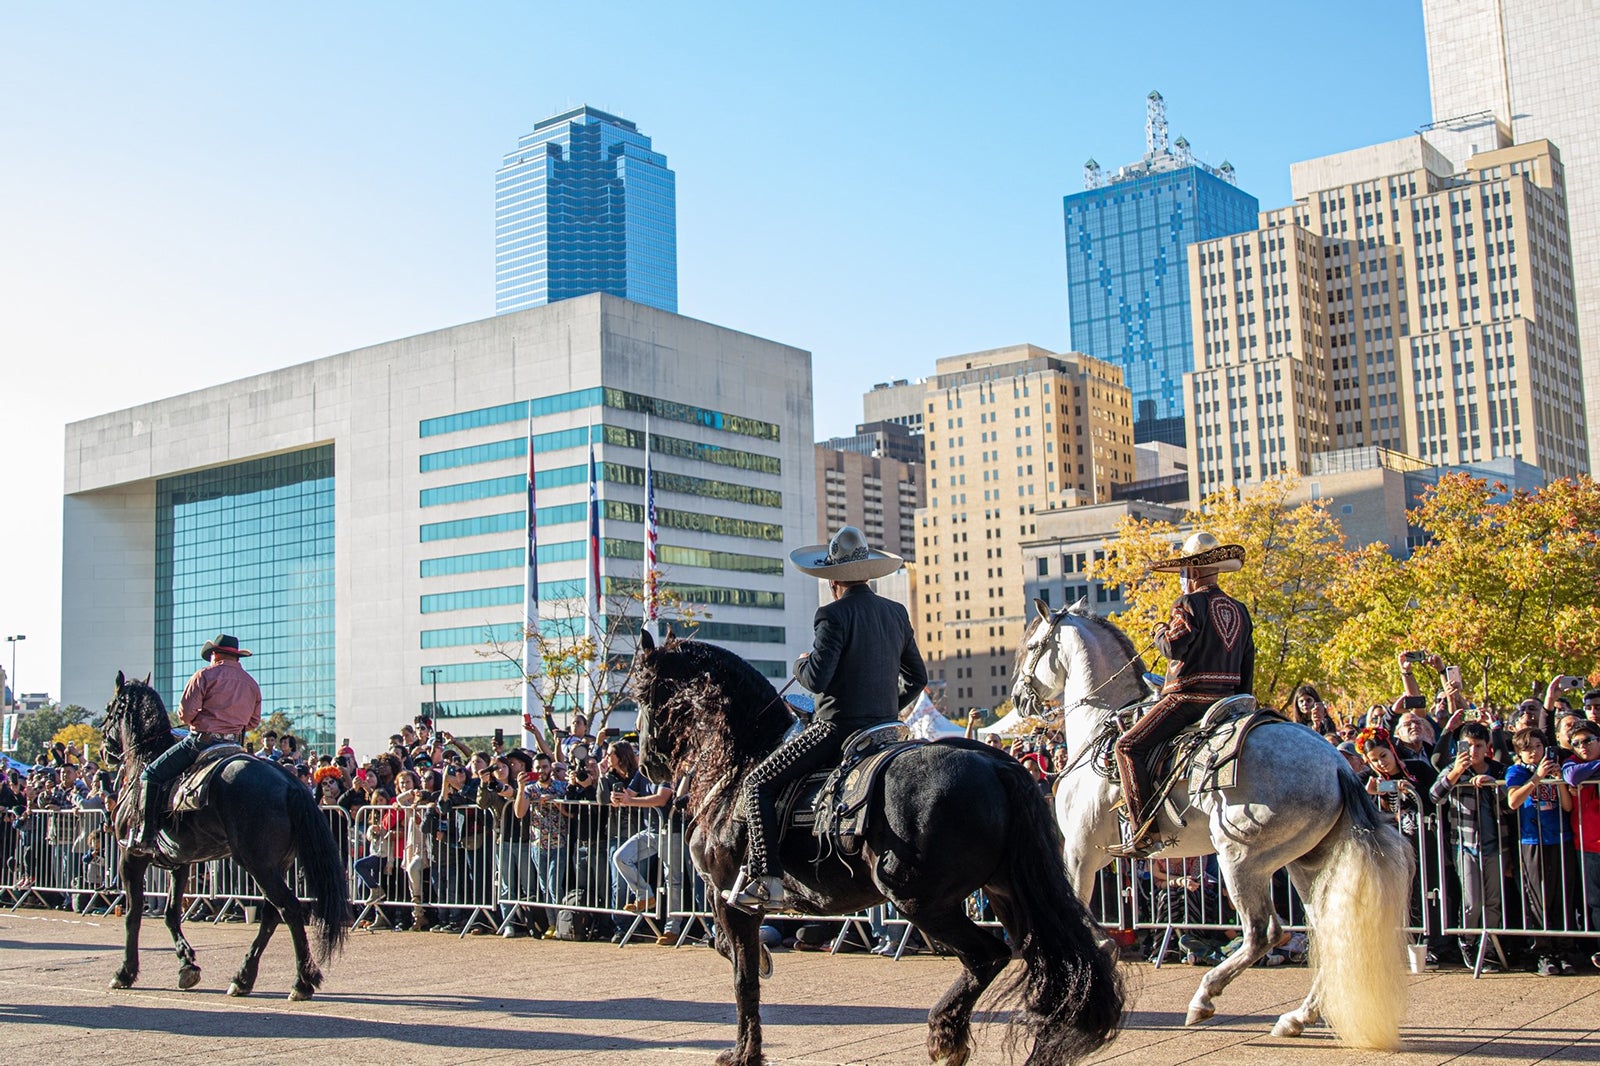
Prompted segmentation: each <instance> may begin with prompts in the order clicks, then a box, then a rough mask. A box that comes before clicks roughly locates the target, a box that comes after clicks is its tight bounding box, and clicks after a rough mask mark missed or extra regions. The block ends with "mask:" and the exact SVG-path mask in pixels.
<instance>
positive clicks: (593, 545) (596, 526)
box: [583, 426, 602, 711]
mask: <svg viewBox="0 0 1600 1066" xmlns="http://www.w3.org/2000/svg"><path fill="white" fill-rule="evenodd" d="M584 585H585V590H584V591H585V596H584V616H585V617H584V620H583V621H584V632H585V633H586V634H587V635H588V636H589V638H590V639H591V640H594V641H596V642H597V643H598V642H599V640H600V486H599V481H598V478H597V476H596V471H595V465H594V427H593V426H591V427H589V565H588V568H587V571H586V572H585V574H584ZM601 665H602V664H601V663H600V662H599V661H598V660H596V662H595V663H594V665H593V666H592V667H590V670H589V700H588V704H589V709H590V710H591V711H592V710H593V709H594V695H595V692H596V691H597V686H596V684H595V681H596V677H597V672H598V670H599V669H600V667H601Z"/></svg>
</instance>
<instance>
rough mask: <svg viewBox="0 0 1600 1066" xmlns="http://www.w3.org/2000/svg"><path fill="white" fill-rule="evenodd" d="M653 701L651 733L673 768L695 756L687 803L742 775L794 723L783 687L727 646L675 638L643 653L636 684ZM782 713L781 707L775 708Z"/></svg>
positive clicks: (644, 698)
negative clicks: (781, 693)
mask: <svg viewBox="0 0 1600 1066" xmlns="http://www.w3.org/2000/svg"><path fill="white" fill-rule="evenodd" d="M631 684H632V686H633V689H634V692H635V693H636V694H637V696H638V697H639V698H640V702H642V703H644V704H646V706H648V707H649V710H650V715H651V718H652V721H651V733H652V734H654V735H655V737H657V738H658V741H659V742H660V743H662V744H663V745H664V748H663V750H664V753H665V754H666V756H667V758H668V759H669V760H670V761H671V762H672V763H673V765H675V766H681V765H683V764H684V762H685V761H686V760H687V759H688V758H690V757H692V758H693V760H694V778H693V783H692V785H691V786H690V801H691V803H692V804H694V806H695V807H696V808H697V809H698V808H699V806H700V801H701V800H702V799H704V798H705V796H706V795H707V793H708V792H709V791H710V790H711V789H712V788H714V787H716V785H717V784H718V783H719V782H722V781H724V780H726V779H728V778H729V777H730V776H733V777H738V776H742V775H743V774H744V773H745V772H746V771H747V770H749V769H750V767H752V766H754V765H755V764H756V763H757V762H759V761H760V760H762V759H763V758H765V757H766V756H767V755H769V754H771V752H772V749H773V747H774V746H775V745H776V742H777V741H778V739H779V738H781V737H782V735H783V733H784V731H785V730H787V729H788V727H789V725H790V723H791V722H792V721H793V715H792V714H791V713H790V712H789V710H788V708H787V707H784V706H782V703H783V701H782V700H780V699H778V692H777V690H776V689H775V688H773V687H772V682H771V681H769V680H767V678H766V676H765V675H763V674H762V673H761V672H760V671H759V670H757V669H756V668H755V667H753V666H751V665H750V664H749V663H748V662H746V661H745V660H744V659H742V658H740V657H739V656H738V655H735V654H734V653H733V652H731V651H729V650H728V649H726V648H722V647H719V646H717V645H715V644H707V643H704V642H702V641H698V640H684V639H679V638H676V637H671V638H668V639H667V641H666V642H665V643H664V644H662V645H661V646H660V647H659V648H657V649H655V650H654V651H650V652H646V653H645V654H644V655H642V656H641V657H640V661H639V663H638V665H636V666H635V668H634V674H633V679H632V682H631ZM774 712H777V713H774Z"/></svg>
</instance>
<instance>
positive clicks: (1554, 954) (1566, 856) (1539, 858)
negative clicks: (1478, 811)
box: [1506, 726, 1578, 977]
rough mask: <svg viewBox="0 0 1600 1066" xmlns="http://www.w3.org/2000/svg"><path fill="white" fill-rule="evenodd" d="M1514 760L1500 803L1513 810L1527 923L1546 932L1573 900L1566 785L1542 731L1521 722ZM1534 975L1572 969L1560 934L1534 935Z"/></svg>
mask: <svg viewBox="0 0 1600 1066" xmlns="http://www.w3.org/2000/svg"><path fill="white" fill-rule="evenodd" d="M1511 747H1512V748H1513V749H1514V750H1515V751H1516V755H1517V761H1516V762H1515V763H1514V764H1512V765H1511V766H1510V767H1509V768H1507V770H1506V802H1507V804H1509V805H1510V807H1511V809H1512V810H1514V811H1516V812H1517V817H1518V819H1519V822H1520V826H1519V828H1520V839H1521V846H1522V885H1523V895H1524V898H1525V901H1526V905H1527V919H1528V923H1529V928H1532V929H1543V930H1544V931H1545V932H1546V934H1549V933H1550V932H1554V931H1560V930H1565V929H1567V928H1568V915H1569V912H1570V910H1571V909H1572V906H1571V905H1572V904H1573V903H1575V902H1576V901H1577V899H1578V892H1577V861H1576V858H1577V857H1576V856H1575V855H1574V854H1573V853H1572V830H1571V827H1570V826H1569V825H1568V824H1567V819H1566V818H1565V817H1563V814H1564V812H1567V811H1570V810H1572V789H1571V787H1570V786H1568V784H1567V783H1566V782H1565V781H1564V780H1562V778H1561V772H1560V770H1559V769H1558V768H1557V766H1556V761H1555V758H1554V757H1553V756H1552V755H1550V754H1549V753H1548V752H1547V751H1546V750H1545V742H1544V735H1543V733H1541V732H1540V731H1539V730H1538V729H1536V728H1533V727H1531V726H1524V727H1523V728H1522V729H1519V730H1517V732H1516V733H1515V734H1514V735H1513V736H1512V738H1511ZM1533 949H1534V951H1535V952H1536V953H1537V954H1538V956H1539V961H1538V965H1537V967H1536V972H1537V973H1538V974H1539V976H1540V977H1554V976H1556V975H1557V974H1562V973H1568V974H1570V973H1574V972H1576V971H1575V968H1574V967H1573V965H1572V960H1571V959H1569V958H1567V957H1566V955H1567V942H1566V940H1565V939H1564V938H1557V937H1553V936H1549V935H1545V936H1540V937H1535V938H1534V941H1533Z"/></svg>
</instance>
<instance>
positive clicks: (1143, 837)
mask: <svg viewBox="0 0 1600 1066" xmlns="http://www.w3.org/2000/svg"><path fill="white" fill-rule="evenodd" d="M1181 552H1182V554H1181V555H1179V556H1177V557H1176V558H1174V559H1168V560H1166V561H1165V562H1161V563H1158V564H1156V565H1155V566H1153V567H1151V569H1152V570H1157V571H1163V572H1172V571H1177V572H1178V574H1179V575H1180V582H1181V588H1182V590H1183V593H1182V595H1180V596H1179V597H1178V601H1177V602H1176V603H1174V604H1173V605H1172V614H1171V615H1170V616H1169V617H1168V618H1167V621H1165V622H1163V623H1162V624H1160V625H1158V626H1156V632H1155V638H1156V641H1155V642H1156V648H1157V650H1159V651H1160V652H1161V654H1162V655H1163V656H1164V657H1165V658H1166V660H1167V679H1166V682H1165V683H1164V684H1163V685H1162V686H1161V696H1160V699H1158V700H1157V701H1156V703H1155V706H1153V707H1151V708H1150V709H1149V710H1148V711H1146V712H1145V713H1144V716H1143V717H1142V718H1140V719H1139V720H1138V721H1137V722H1136V723H1134V725H1133V727H1132V728H1130V729H1129V730H1128V731H1127V732H1126V733H1124V734H1122V736H1121V737H1119V738H1118V739H1117V744H1116V757H1117V766H1118V768H1119V769H1120V771H1121V774H1122V796H1123V803H1124V804H1125V805H1126V811H1125V812H1124V814H1125V817H1126V819H1127V824H1128V842H1127V843H1126V844H1124V845H1122V846H1121V847H1114V848H1110V849H1108V850H1109V851H1110V852H1111V853H1112V854H1113V855H1117V856H1119V857H1132V858H1139V857H1142V856H1144V855H1147V854H1149V853H1150V851H1151V849H1152V845H1153V840H1152V839H1151V838H1152V836H1153V834H1154V827H1155V817H1154V816H1155V814H1156V812H1155V811H1152V810H1146V809H1145V808H1146V800H1147V799H1148V798H1149V795H1150V786H1151V782H1150V771H1149V769H1148V764H1149V756H1150V753H1151V752H1153V751H1154V750H1155V749H1156V748H1157V747H1158V746H1159V745H1161V744H1163V743H1165V742H1166V741H1168V740H1170V739H1171V738H1173V737H1175V736H1177V735H1178V733H1179V732H1181V731H1182V730H1183V729H1184V728H1186V727H1187V726H1190V725H1193V724H1194V723H1195V722H1198V721H1199V720H1200V719H1201V717H1202V716H1204V714H1205V713H1206V709H1207V708H1208V707H1210V706H1211V705H1212V704H1213V703H1215V702H1216V701H1217V700H1220V699H1224V698H1226V697H1228V696H1235V695H1239V694H1242V693H1250V692H1254V691H1255V673H1256V646H1255V639H1254V635H1253V627H1252V624H1251V621H1250V612H1249V611H1248V610H1246V609H1245V606H1244V604H1242V603H1240V602H1239V601H1238V600H1236V599H1234V598H1233V597H1231V596H1229V595H1228V594H1227V593H1225V592H1223V591H1222V590H1221V589H1220V588H1218V587H1217V575H1218V574H1219V573H1224V572H1231V571H1234V570H1238V569H1240V568H1241V567H1243V566H1244V548H1242V547H1241V546H1239V545H1237V544H1219V543H1218V542H1217V538H1216V537H1213V536H1212V535H1211V534H1210V533H1206V532H1203V531H1202V532H1197V533H1195V534H1193V535H1192V536H1190V537H1189V539H1188V540H1186V541H1184V543H1183V548H1182V549H1181Z"/></svg>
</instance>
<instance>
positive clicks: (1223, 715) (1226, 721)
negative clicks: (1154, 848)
mask: <svg viewBox="0 0 1600 1066" xmlns="http://www.w3.org/2000/svg"><path fill="white" fill-rule="evenodd" d="M1281 721H1284V718H1283V716H1282V715H1280V714H1278V713H1276V712H1274V711H1263V710H1259V709H1258V708H1257V707H1256V698H1255V697H1254V696H1251V695H1248V694H1246V695H1242V696H1228V697H1226V698H1224V699H1220V700H1218V701H1217V702H1215V703H1213V704H1212V705H1211V706H1210V707H1209V708H1207V710H1206V713H1205V714H1204V715H1203V716H1202V717H1201V718H1200V720H1199V721H1198V722H1195V723H1194V724H1193V725H1191V726H1188V727H1186V728H1185V729H1183V731H1181V732H1180V733H1178V735H1177V736H1175V737H1173V738H1172V739H1171V740H1169V741H1167V742H1166V743H1165V744H1162V745H1160V746H1158V747H1157V748H1156V750H1155V751H1154V752H1152V753H1151V756H1150V771H1151V772H1150V780H1151V781H1152V782H1154V783H1155V788H1154V790H1153V795H1152V796H1151V799H1150V805H1149V806H1148V807H1147V810H1149V811H1156V810H1160V809H1163V808H1164V809H1165V810H1166V813H1167V815H1168V816H1169V817H1170V818H1171V820H1172V822H1173V823H1174V824H1175V825H1177V826H1178V827H1179V828H1182V827H1183V826H1184V825H1185V824H1186V823H1185V821H1184V818H1183V812H1181V811H1179V810H1178V809H1177V806H1176V804H1175V803H1174V802H1173V801H1172V793H1173V790H1174V789H1176V788H1177V786H1178V782H1180V781H1183V782H1185V783H1186V784H1187V786H1188V791H1189V795H1190V796H1191V797H1192V796H1194V795H1196V794H1199V793H1202V792H1221V791H1223V790H1225V789H1230V788H1233V787H1234V786H1235V785H1237V784H1238V783H1239V753H1240V752H1241V751H1243V750H1244V741H1245V737H1247V736H1248V735H1249V734H1250V732H1251V731H1252V730H1253V729H1255V728H1256V726H1258V725H1262V724H1264V723H1266V722H1281ZM1115 765H1116V763H1115V760H1113V762H1112V766H1113V773H1115V769H1114V768H1115Z"/></svg>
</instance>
